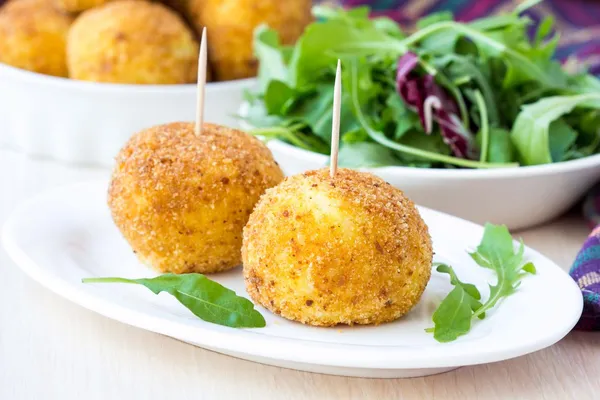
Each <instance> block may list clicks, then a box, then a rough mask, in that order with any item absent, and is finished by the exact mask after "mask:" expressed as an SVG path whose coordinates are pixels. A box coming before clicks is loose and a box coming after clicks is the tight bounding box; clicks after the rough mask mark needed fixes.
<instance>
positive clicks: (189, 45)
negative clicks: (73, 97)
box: [67, 0, 198, 84]
mask: <svg viewBox="0 0 600 400" xmlns="http://www.w3.org/2000/svg"><path fill="white" fill-rule="evenodd" d="M67 64H68V68H69V75H70V77H71V78H73V79H79V80H86V81H95V82H111V83H133V84H179V83H190V82H195V81H196V76H197V74H198V42H197V41H196V39H195V38H194V36H193V33H192V31H191V30H190V29H189V28H188V27H187V26H186V25H185V23H184V21H183V19H182V18H181V17H180V16H179V15H177V14H176V13H175V12H174V11H172V10H170V9H169V8H167V7H166V6H164V5H162V4H159V3H149V2H144V1H135V0H126V1H116V2H111V3H107V4H105V5H103V6H100V7H96V8H93V9H91V10H88V11H85V12H83V14H81V15H80V16H79V18H77V20H76V21H75V23H74V24H73V26H72V27H71V29H70V31H69V35H68V40H67Z"/></svg>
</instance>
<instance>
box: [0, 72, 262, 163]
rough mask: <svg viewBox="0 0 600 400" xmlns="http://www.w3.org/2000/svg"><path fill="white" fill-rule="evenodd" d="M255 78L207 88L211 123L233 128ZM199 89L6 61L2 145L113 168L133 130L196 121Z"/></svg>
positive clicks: (0, 86) (1, 82)
mask: <svg viewBox="0 0 600 400" xmlns="http://www.w3.org/2000/svg"><path fill="white" fill-rule="evenodd" d="M253 83H254V79H244V80H238V81H230V82H216V83H209V84H207V85H206V105H205V119H206V120H207V121H210V122H215V123H219V124H224V125H229V126H233V125H236V120H235V119H233V118H232V115H234V114H235V113H236V112H237V110H238V108H239V105H240V104H241V102H242V93H243V90H244V88H247V87H249V86H250V85H252V84H253ZM195 103H196V85H193V84H188V85H116V84H104V83H93V82H82V81H75V80H70V79H64V78H56V77H52V76H46V75H41V74H36V73H32V72H29V71H25V70H21V69H17V68H13V67H10V66H8V65H5V64H1V63H0V146H2V147H9V148H13V149H17V150H20V151H23V152H25V153H27V154H30V155H33V156H40V157H46V158H53V159H56V160H60V161H65V162H69V163H83V164H94V165H102V166H107V167H109V166H112V164H113V160H114V157H115V155H116V154H117V152H118V150H119V149H120V148H121V146H123V144H124V143H125V141H126V140H127V139H128V138H129V137H130V136H131V135H132V134H133V133H134V132H137V131H139V130H141V129H144V128H147V127H150V126H152V125H156V124H161V123H166V122H172V121H192V120H193V119H194V118H195Z"/></svg>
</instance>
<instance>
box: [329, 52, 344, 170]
mask: <svg viewBox="0 0 600 400" xmlns="http://www.w3.org/2000/svg"><path fill="white" fill-rule="evenodd" d="M341 103H342V62H341V60H339V59H338V63H337V70H336V73H335V85H334V87H333V114H332V119H331V156H330V157H329V159H330V166H329V176H330V177H331V178H334V177H335V173H336V172H337V163H338V153H339V145H340V114H341Z"/></svg>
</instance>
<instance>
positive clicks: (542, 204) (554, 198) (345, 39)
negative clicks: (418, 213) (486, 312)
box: [240, 3, 600, 229]
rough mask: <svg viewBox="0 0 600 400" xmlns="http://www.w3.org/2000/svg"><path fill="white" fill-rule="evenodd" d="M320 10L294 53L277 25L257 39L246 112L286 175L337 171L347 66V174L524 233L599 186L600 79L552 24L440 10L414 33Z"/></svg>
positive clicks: (360, 14) (343, 162) (343, 146)
mask: <svg viewBox="0 0 600 400" xmlns="http://www.w3.org/2000/svg"><path fill="white" fill-rule="evenodd" d="M532 4H533V3H532ZM523 7H524V6H523ZM523 7H521V8H523ZM315 11H316V14H317V17H319V20H318V21H316V22H314V23H311V24H310V25H309V26H308V27H307V28H306V29H305V31H304V33H303V34H302V35H301V37H300V38H299V39H298V41H297V42H296V44H295V45H294V46H292V47H291V48H290V47H289V46H281V45H279V43H278V41H277V33H276V32H274V31H272V30H269V29H268V28H263V29H262V30H260V31H259V32H258V33H257V34H256V35H255V44H254V47H255V49H256V53H257V56H258V60H259V64H260V70H259V74H258V83H259V85H258V87H257V88H255V89H253V90H251V91H250V93H249V94H248V95H247V96H246V97H245V98H246V100H247V102H246V103H245V104H244V105H243V106H242V107H241V109H240V115H241V117H242V118H243V121H244V124H245V128H246V129H247V130H249V131H250V132H252V133H253V134H255V135H257V136H259V137H262V138H264V139H265V140H267V142H268V145H269V147H270V148H271V150H272V151H273V153H274V155H275V158H276V159H277V160H278V161H279V162H280V163H281V165H282V168H283V169H284V171H285V172H286V173H287V174H294V173H298V172H301V171H303V170H307V169H316V168H322V167H323V166H325V165H327V164H328V161H329V157H328V155H329V152H330V143H331V139H330V135H331V120H332V118H331V104H332V101H333V76H334V73H335V65H336V62H337V60H338V59H340V60H341V62H342V86H343V98H342V116H341V128H340V129H341V131H340V132H341V142H340V152H339V165H340V166H342V167H348V168H356V169H360V170H365V171H370V172H372V173H374V174H376V175H378V176H380V177H382V178H384V179H385V180H387V181H388V182H389V183H391V184H392V185H394V186H397V187H399V188H401V189H402V190H403V191H405V192H406V194H407V195H408V196H409V197H410V198H411V199H413V200H414V201H415V202H416V203H417V204H421V205H424V206H427V207H431V208H434V209H437V210H441V211H444V212H447V213H450V214H453V215H457V216H459V217H462V218H466V219H469V220H472V221H475V222H478V223H484V222H491V223H496V224H506V225H507V226H508V227H509V228H511V229H521V228H527V227H531V226H534V225H537V224H542V223H544V222H547V221H549V220H551V219H552V218H555V217H557V216H559V215H560V214H561V213H563V212H565V211H567V210H568V209H569V207H572V206H573V205H574V204H575V203H576V202H577V201H578V200H579V199H580V198H581V196H582V195H583V194H584V193H585V192H586V191H587V190H588V189H589V188H590V187H591V186H593V185H594V183H596V182H598V180H599V179H600V80H599V79H598V78H597V77H595V76H592V75H590V74H588V73H587V71H586V70H585V69H584V68H583V66H582V65H579V64H578V63H576V62H575V63H571V64H572V65H571V67H573V66H574V67H575V68H567V67H566V66H565V65H561V64H560V63H559V62H558V61H556V59H555V56H554V53H555V47H556V45H557V36H555V33H554V31H553V29H552V21H550V20H547V21H545V22H544V23H543V24H542V25H540V27H539V29H538V31H537V33H536V34H535V35H534V38H531V36H530V35H529V34H528V31H529V30H530V21H529V20H528V19H527V18H526V17H524V16H522V14H520V13H519V12H517V11H516V12H512V13H506V14H502V15H496V16H493V17H488V18H483V19H479V20H475V21H472V22H469V23H461V22H457V21H454V20H453V19H452V17H451V16H450V15H446V14H437V15H433V16H429V17H427V18H426V19H424V20H422V21H420V22H419V23H418V24H417V29H416V30H414V31H412V32H404V31H403V30H402V28H401V27H400V26H399V25H398V24H396V23H395V22H393V21H391V20H389V19H386V18H369V16H368V10H367V9H355V10H352V11H344V10H341V9H331V8H324V7H321V8H318V9H316V10H315ZM448 229H452V227H448Z"/></svg>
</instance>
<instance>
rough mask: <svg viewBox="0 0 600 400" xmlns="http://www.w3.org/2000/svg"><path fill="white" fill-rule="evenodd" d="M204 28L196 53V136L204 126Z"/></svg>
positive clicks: (205, 58) (205, 45)
mask: <svg viewBox="0 0 600 400" xmlns="http://www.w3.org/2000/svg"><path fill="white" fill-rule="evenodd" d="M207 46H208V43H207V42H206V27H204V28H202V39H201V40H200V51H199V52H198V81H197V96H196V127H195V133H196V136H198V135H201V134H202V126H203V125H204V93H205V86H206V63H207V61H206V60H207V55H206V54H207Z"/></svg>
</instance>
